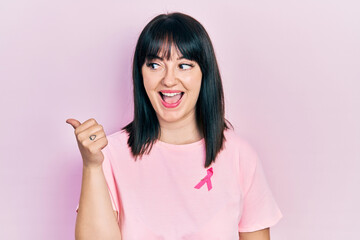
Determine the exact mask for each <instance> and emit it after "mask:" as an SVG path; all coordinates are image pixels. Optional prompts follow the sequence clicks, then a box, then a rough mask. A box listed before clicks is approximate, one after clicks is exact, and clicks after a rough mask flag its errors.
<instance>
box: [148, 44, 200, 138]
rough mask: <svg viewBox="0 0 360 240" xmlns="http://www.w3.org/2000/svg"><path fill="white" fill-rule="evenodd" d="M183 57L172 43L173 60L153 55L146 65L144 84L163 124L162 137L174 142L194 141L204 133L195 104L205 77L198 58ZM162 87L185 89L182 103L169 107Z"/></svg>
mask: <svg viewBox="0 0 360 240" xmlns="http://www.w3.org/2000/svg"><path fill="white" fill-rule="evenodd" d="M160 56H162V53H160V54H159V57H160ZM180 57H181V53H180V52H178V51H177V50H176V48H175V46H174V45H172V47H171V59H170V60H169V61H167V60H166V59H160V58H159V59H153V60H151V61H149V62H145V64H144V65H143V66H142V75H143V79H144V87H145V90H146V93H147V95H148V97H149V99H150V102H151V104H152V106H153V108H154V109H155V112H156V115H157V117H158V120H159V124H160V128H161V136H160V141H163V142H166V143H171V144H187V143H193V142H196V141H199V140H200V139H201V138H202V137H203V136H202V134H201V133H200V130H199V128H198V126H197V125H196V118H195V105H196V102H197V99H198V96H199V92H200V87H201V79H202V73H201V69H200V66H199V65H198V64H197V63H196V62H195V61H190V60H188V59H185V58H184V59H179V58H180ZM149 64H150V65H149ZM161 90H179V91H182V92H184V95H183V96H182V99H181V103H180V105H178V106H177V107H176V108H166V107H165V106H164V105H163V104H162V103H161V97H160V95H159V91H161Z"/></svg>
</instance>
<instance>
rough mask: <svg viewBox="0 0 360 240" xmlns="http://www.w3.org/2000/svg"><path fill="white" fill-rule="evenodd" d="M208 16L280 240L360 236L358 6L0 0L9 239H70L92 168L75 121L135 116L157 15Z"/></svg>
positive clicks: (234, 117)
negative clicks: (138, 66)
mask: <svg viewBox="0 0 360 240" xmlns="http://www.w3.org/2000/svg"><path fill="white" fill-rule="evenodd" d="M172 11H180V12H183V13H186V14H189V15H191V16H193V17H194V18H196V19H197V20H199V21H200V22H201V23H202V24H203V25H204V27H205V28H206V30H207V31H208V33H209V35H210V37H211V39H212V41H213V45H214V48H215V52H216V55H217V59H218V63H219V67H220V71H221V74H222V80H223V85H224V93H225V111H226V118H227V119H228V120H229V121H230V122H231V123H232V124H233V125H234V127H235V131H236V132H237V133H238V134H239V135H241V136H243V137H244V138H246V139H247V140H248V141H249V142H250V143H251V144H252V145H253V146H254V148H255V149H256V150H257V152H258V154H259V156H260V158H261V161H262V163H263V165H264V169H265V173H266V177H267V179H268V182H269V184H270V187H271V189H272V191H273V194H274V197H275V198H276V201H277V202H278V204H279V207H280V209H281V211H282V212H283V214H284V217H283V219H282V220H280V222H279V223H278V224H277V225H276V226H274V227H272V228H271V230H270V232H271V235H272V239H274V240H276V239H278V240H289V239H291V240H304V239H314V240H315V239H316V240H318V239H327V240H335V239H358V236H359V233H358V230H357V227H359V224H360V221H359V213H360V207H359V202H360V193H359V189H360V188H359V186H358V184H359V183H360V174H359V170H360V161H359V160H360V126H359V125H360V124H359V123H360V97H359V95H360V83H359V80H360V3H359V2H358V1H355V0H354V1H350V0H342V1H340V0H336V1H333V0H319V1H316V0H311V1H310V0H305V1H291V0H290V1H289V0H276V1H226V0H224V1H209V0H207V1H205V0H202V1H193V0H183V1H166V0H162V1H161V0H152V1H135V0H134V1H114V0H113V1H109V0H106V1H95V0H92V1H89V0H87V1H84V0H82V1H81V0H80V1H69V0H64V1H45V0H31V1H24V0H12V1H10V0H8V1H1V2H0V79H1V95H0V99H1V122H0V126H1V138H0V147H1V151H0V154H1V155H0V161H1V162H0V189H1V200H0V201H1V204H0V213H1V214H0V239H16V240H17V239H37V240H45V239H46V240H48V239H52V240H60V239H61V240H64V239H74V229H75V218H76V213H75V209H76V206H77V203H78V200H79V196H80V187H81V174H82V159H81V155H80V152H79V150H78V146H77V143H76V139H75V135H74V130H73V128H72V127H71V125H69V124H67V123H66V122H65V121H66V119H68V118H75V119H78V120H79V121H80V122H84V121H85V120H87V119H89V118H95V119H96V120H97V121H98V123H99V124H102V125H103V126H104V129H105V132H106V133H107V134H111V133H113V132H115V131H118V130H120V128H121V127H123V126H124V125H125V124H126V123H128V122H129V121H131V120H132V116H133V103H132V101H133V100H132V82H131V81H132V80H131V67H132V66H131V64H132V55H133V53H134V47H135V44H136V40H137V38H138V36H139V34H140V32H141V30H142V29H143V27H144V26H145V25H146V24H147V23H148V22H149V21H150V20H151V19H152V18H153V17H155V16H156V15H158V14H160V13H166V12H172Z"/></svg>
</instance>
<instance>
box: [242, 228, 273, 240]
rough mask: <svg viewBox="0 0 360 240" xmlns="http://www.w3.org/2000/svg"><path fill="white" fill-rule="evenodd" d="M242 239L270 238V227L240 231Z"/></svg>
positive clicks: (264, 239)
mask: <svg viewBox="0 0 360 240" xmlns="http://www.w3.org/2000/svg"><path fill="white" fill-rule="evenodd" d="M239 239H240V240H270V228H265V229H261V230H259V231H255V232H239Z"/></svg>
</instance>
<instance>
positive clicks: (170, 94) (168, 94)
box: [162, 92, 181, 97]
mask: <svg viewBox="0 0 360 240" xmlns="http://www.w3.org/2000/svg"><path fill="white" fill-rule="evenodd" d="M162 94H163V95H165V96H168V97H173V96H175V95H178V94H181V92H179V93H163V92H162Z"/></svg>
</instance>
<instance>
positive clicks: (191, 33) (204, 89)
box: [122, 12, 234, 168]
mask: <svg viewBox="0 0 360 240" xmlns="http://www.w3.org/2000/svg"><path fill="white" fill-rule="evenodd" d="M172 45H174V46H175V47H176V49H177V50H179V51H180V52H181V54H182V55H183V56H184V57H185V58H187V59H189V60H193V61H196V62H197V63H198V64H199V66H200V69H201V72H202V80H201V88H200V92H199V97H198V100H197V103H196V107H195V108H196V110H195V112H196V124H197V126H198V127H199V129H200V131H202V135H203V136H204V140H205V148H206V159H205V165H204V167H205V168H207V167H209V166H210V165H211V163H212V162H215V159H216V156H217V154H218V153H219V152H220V151H221V150H222V148H223V144H224V141H226V138H225V136H224V130H226V129H229V126H228V125H227V123H226V122H228V123H229V124H230V125H231V123H230V122H229V121H228V120H226V119H225V106H224V93H223V86H222V82H221V76H220V71H219V68H218V64H217V60H216V56H215V52H214V49H213V45H212V43H211V40H210V37H209V35H208V33H207V32H206V30H205V28H204V27H203V26H202V25H201V24H200V23H199V22H198V21H197V20H196V19H194V18H192V17H191V16H189V15H186V14H183V13H180V12H173V13H167V14H160V15H158V16H156V17H154V18H153V19H152V20H151V21H150V22H149V23H148V24H147V25H146V26H145V28H144V29H143V30H142V32H141V34H140V36H139V39H138V41H137V44H136V47H135V53H134V59H133V70H132V78H133V90H134V119H133V121H132V122H130V123H129V124H128V125H126V126H125V127H123V128H122V130H126V132H127V133H128V141H127V144H128V146H129V147H130V148H131V152H132V155H133V156H134V157H135V161H136V159H137V157H140V158H141V157H142V155H143V154H148V153H149V152H150V151H151V148H152V145H153V144H154V142H156V141H157V140H158V139H159V136H160V124H159V121H158V119H157V115H156V112H155V110H154V108H153V106H152V105H151V102H150V99H149V97H148V96H147V93H146V91H145V87H144V83H143V77H142V72H141V69H142V66H143V64H144V63H145V61H146V60H147V59H149V58H151V57H153V56H157V55H158V53H159V52H161V51H162V50H163V54H164V57H166V58H167V59H170V57H171V46H172ZM165 46H167V48H166V47H165ZM231 127H232V129H233V128H234V127H233V126H232V125H231Z"/></svg>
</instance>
